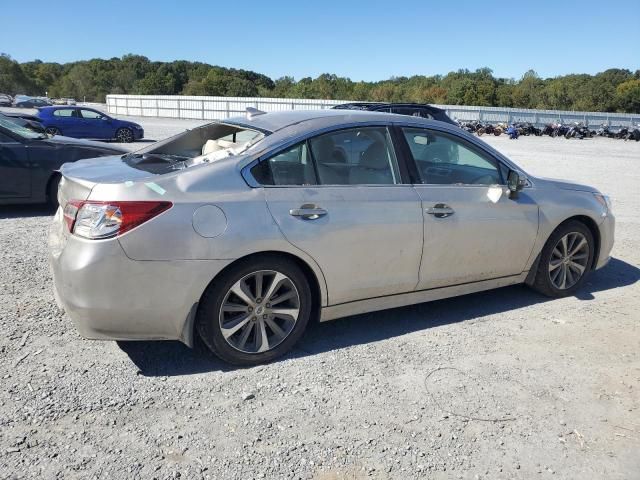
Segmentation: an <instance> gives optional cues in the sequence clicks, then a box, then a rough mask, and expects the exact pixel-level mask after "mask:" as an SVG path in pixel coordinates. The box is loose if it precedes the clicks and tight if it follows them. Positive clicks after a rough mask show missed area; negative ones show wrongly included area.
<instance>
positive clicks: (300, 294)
mask: <svg viewBox="0 0 640 480" xmlns="http://www.w3.org/2000/svg"><path fill="white" fill-rule="evenodd" d="M61 172H62V181H61V183H60V189H59V192H58V199H59V202H60V208H59V209H58V212H57V213H56V216H55V219H54V222H53V226H52V230H51V234H50V250H51V264H52V266H53V273H54V283H55V290H56V298H57V299H58V302H59V304H60V305H61V306H62V307H63V308H64V309H65V310H66V312H67V313H68V315H69V317H71V319H73V321H74V322H75V324H76V326H77V328H78V330H79V331H80V333H81V334H82V335H83V336H85V337H87V338H92V339H111V340H142V339H145V340H155V339H158V340H160V339H178V340H181V341H182V342H184V343H185V344H187V345H192V344H193V341H194V335H196V334H199V335H200V336H201V337H202V339H203V340H204V342H205V343H206V345H208V346H209V348H210V349H211V350H212V351H213V352H214V353H215V354H216V355H218V356H219V357H220V358H222V359H224V360H226V361H228V362H232V363H235V364H240V365H248V364H255V363H260V362H267V361H270V360H273V359H274V358H276V357H278V356H280V355H282V354H284V353H285V352H287V351H288V350H290V349H291V348H292V347H293V346H294V345H295V343H296V342H297V341H298V340H299V339H300V337H301V336H302V334H303V332H304V330H305V328H306V326H307V324H308V323H309V322H310V321H315V320H320V321H325V320H331V319H335V318H338V317H344V316H347V315H354V314H359V313H364V312H371V311H375V310H381V309H388V308H394V307H399V306H402V305H408V304H415V303H419V302H425V301H429V300H434V299H440V298H445V297H452V296H456V295H464V294H467V293H471V292H478V291H481V290H487V289H492V288H497V287H502V286H505V285H513V284H517V283H526V284H528V285H530V286H531V287H533V288H535V289H536V290H538V291H539V292H541V293H542V294H544V295H548V296H551V297H563V296H567V295H572V294H574V292H576V290H578V289H579V288H580V287H581V286H582V285H583V284H584V282H585V279H586V278H587V275H588V274H589V272H591V270H595V269H598V268H601V267H603V266H604V265H605V264H606V263H607V261H608V260H609V254H610V252H611V248H612V245H613V235H614V217H613V215H612V213H611V205H610V203H609V199H608V198H607V197H606V196H605V195H602V194H601V193H600V192H598V190H596V189H594V188H591V187H587V186H583V185H577V184H573V183H567V182H560V181H554V180H548V179H543V178H535V177H533V176H531V175H527V174H526V173H525V172H524V171H523V170H522V169H521V168H519V167H518V166H517V165H515V164H514V163H513V162H511V161H510V160H509V159H508V158H506V157H505V156H504V155H502V154H501V153H499V152H498V151H496V150H494V149H493V148H491V147H490V146H488V145H487V144H486V143H484V142H482V141H481V140H479V139H477V138H476V137H473V136H471V135H469V134H467V133H465V132H464V131H462V130H460V129H458V128H456V127H455V126H451V125H448V124H445V123H441V122H437V121H432V120H426V119H422V118H418V117H409V116H401V115H392V114H386V113H377V112H359V111H341V110H326V111H291V112H277V113H263V112H259V111H255V110H254V111H249V112H247V115H246V116H245V117H238V118H234V119H229V120H225V121H220V122H214V123H211V124H208V125H205V126H202V127H200V128H196V129H194V130H190V131H187V132H184V133H182V134H180V135H177V136H175V137H172V138H170V139H168V140H165V141H163V142H159V143H157V144H153V145H151V146H149V147H147V148H145V149H142V150H140V151H138V152H134V153H130V154H126V155H123V156H114V157H103V158H100V159H95V160H83V161H79V162H75V163H73V164H68V165H65V166H63V168H62V169H61Z"/></svg>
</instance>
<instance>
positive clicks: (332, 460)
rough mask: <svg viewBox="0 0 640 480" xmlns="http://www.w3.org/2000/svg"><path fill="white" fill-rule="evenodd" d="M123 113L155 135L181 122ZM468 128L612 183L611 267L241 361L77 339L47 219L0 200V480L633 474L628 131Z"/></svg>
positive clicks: (395, 317) (638, 403)
mask: <svg viewBox="0 0 640 480" xmlns="http://www.w3.org/2000/svg"><path fill="white" fill-rule="evenodd" d="M138 121H139V122H140V123H142V125H143V126H144V127H145V129H146V131H147V134H148V136H149V138H156V139H157V138H161V137H163V136H166V135H169V134H172V133H177V131H180V130H181V129H183V128H187V127H190V126H194V125H196V124H198V123H199V122H179V121H173V120H163V119H138ZM487 140H488V141H489V142H490V143H491V144H493V145H494V146H496V147H497V148H498V149H500V150H502V151H504V152H505V153H507V154H508V155H510V156H511V157H512V158H513V159H514V160H516V161H517V162H519V163H520V164H521V165H522V166H523V167H524V168H525V169H527V170H529V171H530V172H531V173H533V174H538V175H545V176H556V177H561V178H562V177H564V178H571V179H574V180H575V181H578V182H584V183H589V184H593V185H595V186H597V187H599V188H600V189H601V190H602V191H604V192H607V193H609V194H611V195H612V197H613V200H614V211H615V213H616V215H617V218H618V226H617V243H616V246H615V249H614V252H613V255H614V259H613V260H612V261H611V262H610V264H609V265H608V266H607V267H606V268H605V269H603V270H601V271H599V272H597V273H596V274H594V275H593V276H592V277H591V278H590V280H589V282H588V284H587V285H586V287H585V288H584V289H583V291H582V292H581V293H580V294H579V295H578V296H577V297H571V298H566V299H561V300H553V301H550V300H548V299H546V298H543V297H541V296H540V295H538V294H536V293H534V292H532V291H530V290H529V289H527V288H526V287H524V286H514V287H508V288H503V289H500V290H495V291H491V292H485V293H480V294H473V295H468V296H465V297H461V298H457V299H451V300H443V301H438V302H432V303H428V304H422V305H416V306H412V307H406V308H400V309H394V310H390V311H384V312H379V313H374V314H367V315H360V316H357V317H350V318H345V319H342V320H338V321H336V322H330V323H325V324H321V325H317V326H314V327H312V328H311V330H310V331H309V332H308V333H307V335H306V336H305V338H304V339H303V341H302V343H301V345H300V346H299V347H298V348H297V349H296V350H295V351H294V352H293V353H292V354H290V355H288V356H287V357H285V358H284V359H282V360H280V361H277V362H275V363H273V364H270V365H266V366H259V367H253V368H246V369H235V368H230V367H228V366H227V365H224V364H222V363H221V362H219V361H217V360H216V359H215V358H213V357H212V356H210V355H209V354H207V353H206V352H205V351H204V350H203V348H202V347H201V346H200V347H198V348H196V349H195V350H189V349H188V348H186V347H184V346H182V345H181V344H179V343H177V342H131V343H116V342H91V341H86V340H82V339H81V338H80V337H79V336H78V334H77V333H76V331H75V329H74V328H73V326H72V324H71V322H70V320H69V319H68V318H67V317H66V316H65V315H64V314H61V313H60V312H59V311H58V310H57V308H56V306H55V302H54V299H53V294H52V290H51V276H50V273H49V268H48V265H47V246H46V234H47V227H48V224H49V221H50V215H51V212H48V211H46V210H45V209H43V208H39V207H12V208H6V207H5V208H2V209H0V242H1V245H2V250H1V252H2V260H3V262H2V268H1V270H0V312H1V313H0V315H1V318H0V328H2V330H3V331H4V335H2V336H1V337H0V353H1V354H2V359H3V361H2V362H0V379H1V380H0V381H1V388H0V478H24V479H32V478H45V479H49V478H56V479H60V478H141V479H148V478H158V479H164V478H189V479H190V478H196V479H200V478H234V479H235V478H242V479H252V478H267V479H272V478H302V479H307V478H308V479H318V480H338V479H364V478H376V479H386V478H392V479H408V478H433V479H441V478H462V479H476V478H522V479H530V478H541V479H544V478H567V479H575V478H607V479H634V478H636V479H637V478H640V455H639V452H640V353H639V352H640V328H639V325H638V323H639V320H640V313H639V312H640V283H639V282H638V279H639V278H640V270H639V269H638V265H639V264H640V249H639V248H638V247H639V246H640V245H639V243H638V238H640V213H639V212H640V196H639V195H638V193H637V191H638V190H637V185H638V184H639V183H640V175H639V172H640V169H639V168H638V163H639V162H640V143H630V142H623V141H615V140H607V139H595V140H584V141H578V140H564V139H550V138H521V139H520V140H517V141H509V140H508V139H506V138H505V137H504V136H503V137H498V138H495V137H489V138H487ZM136 145H138V144H135V145H134V146H136ZM132 294H135V292H132Z"/></svg>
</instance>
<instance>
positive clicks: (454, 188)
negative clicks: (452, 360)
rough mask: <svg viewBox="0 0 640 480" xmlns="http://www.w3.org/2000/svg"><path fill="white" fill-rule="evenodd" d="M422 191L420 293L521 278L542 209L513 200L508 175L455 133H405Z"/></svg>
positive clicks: (523, 200) (410, 130) (523, 199)
mask: <svg viewBox="0 0 640 480" xmlns="http://www.w3.org/2000/svg"><path fill="white" fill-rule="evenodd" d="M401 132H402V135H400V137H401V139H403V140H404V141H405V142H406V148H407V150H405V151H406V152H407V156H409V157H411V158H410V160H413V161H414V164H415V167H416V169H417V175H418V178H419V179H420V181H421V183H420V184H416V185H415V189H416V191H417V192H418V193H419V195H420V198H421V201H422V208H423V211H424V251H423V255H422V265H421V267H420V282H419V285H418V289H428V288H436V287H442V286H447V285H456V284H462V283H469V282H476V281H481V280H487V279H493V278H499V277H506V276H511V275H518V274H520V273H522V272H523V271H524V269H525V267H526V264H527V260H528V259H529V257H530V255H531V252H532V250H533V244H534V242H535V239H536V236H537V231H538V205H537V204H536V203H535V202H534V201H533V200H532V199H531V198H530V197H529V196H528V195H527V194H526V191H523V192H521V193H520V194H519V196H518V198H510V197H509V190H508V188H507V186H506V181H505V180H506V174H507V172H506V168H505V167H504V166H503V165H502V164H501V162H500V161H499V160H498V159H496V158H494V157H493V156H492V155H490V154H489V153H488V152H486V151H484V150H482V149H480V148H479V147H477V146H475V145H473V144H471V143H470V142H468V141H467V140H465V139H464V138H462V137H459V136H457V135H453V134H451V133H446V132H442V131H438V130H429V129H423V128H413V127H411V128H410V127H402V128H401Z"/></svg>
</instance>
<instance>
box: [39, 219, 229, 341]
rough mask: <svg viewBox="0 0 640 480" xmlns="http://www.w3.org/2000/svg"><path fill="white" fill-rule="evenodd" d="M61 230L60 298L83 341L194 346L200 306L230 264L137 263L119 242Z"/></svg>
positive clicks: (55, 266) (57, 245) (53, 240)
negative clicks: (195, 319)
mask: <svg viewBox="0 0 640 480" xmlns="http://www.w3.org/2000/svg"><path fill="white" fill-rule="evenodd" d="M59 214H60V211H59V212H58V214H56V217H58V216H59ZM56 223H59V224H60V225H56ZM58 227H62V222H59V221H58V219H56V220H55V221H54V226H53V228H52V232H51V233H50V251H51V253H50V263H51V267H52V270H53V281H54V288H55V297H56V301H58V302H59V305H60V306H61V307H62V308H63V309H64V310H65V312H66V313H67V315H68V316H69V317H70V318H71V319H72V320H73V322H74V324H75V325H76V327H77V329H78V331H79V332H80V334H81V335H82V336H84V337H86V338H90V339H96V340H181V341H182V342H184V343H186V344H188V345H190V344H191V335H192V328H191V327H192V320H193V316H194V314H195V311H196V307H197V303H198V301H199V299H200V297H201V295H202V293H203V292H204V290H205V289H206V287H207V285H208V284H209V283H210V282H211V279H212V278H213V277H214V276H215V275H216V274H217V273H218V272H220V270H222V269H223V268H224V267H225V266H226V265H228V264H229V263H230V260H177V261H135V260H131V259H130V258H128V257H127V256H126V254H125V253H124V250H123V249H122V247H121V246H120V243H119V242H118V240H117V239H109V240H98V241H92V240H84V239H82V238H79V237H76V236H74V235H69V234H66V235H65V234H64V232H54V230H60V229H59V228H58ZM61 234H62V235H61Z"/></svg>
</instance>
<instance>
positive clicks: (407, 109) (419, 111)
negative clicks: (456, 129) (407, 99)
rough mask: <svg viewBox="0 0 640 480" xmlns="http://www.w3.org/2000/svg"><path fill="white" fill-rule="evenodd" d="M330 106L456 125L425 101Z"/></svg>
mask: <svg viewBox="0 0 640 480" xmlns="http://www.w3.org/2000/svg"><path fill="white" fill-rule="evenodd" d="M331 108H336V109H338V110H369V111H372V112H387V113H398V114H400V115H412V116H414V117H422V118H431V119H433V120H439V121H440V122H445V123H449V124H451V125H456V126H457V125H458V124H457V123H456V122H454V121H453V120H451V119H450V118H449V116H448V115H447V114H446V112H445V111H444V110H443V109H441V108H437V107H434V106H431V105H428V104H426V103H368V102H354V103H343V104H341V105H336V106H334V107H331Z"/></svg>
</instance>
